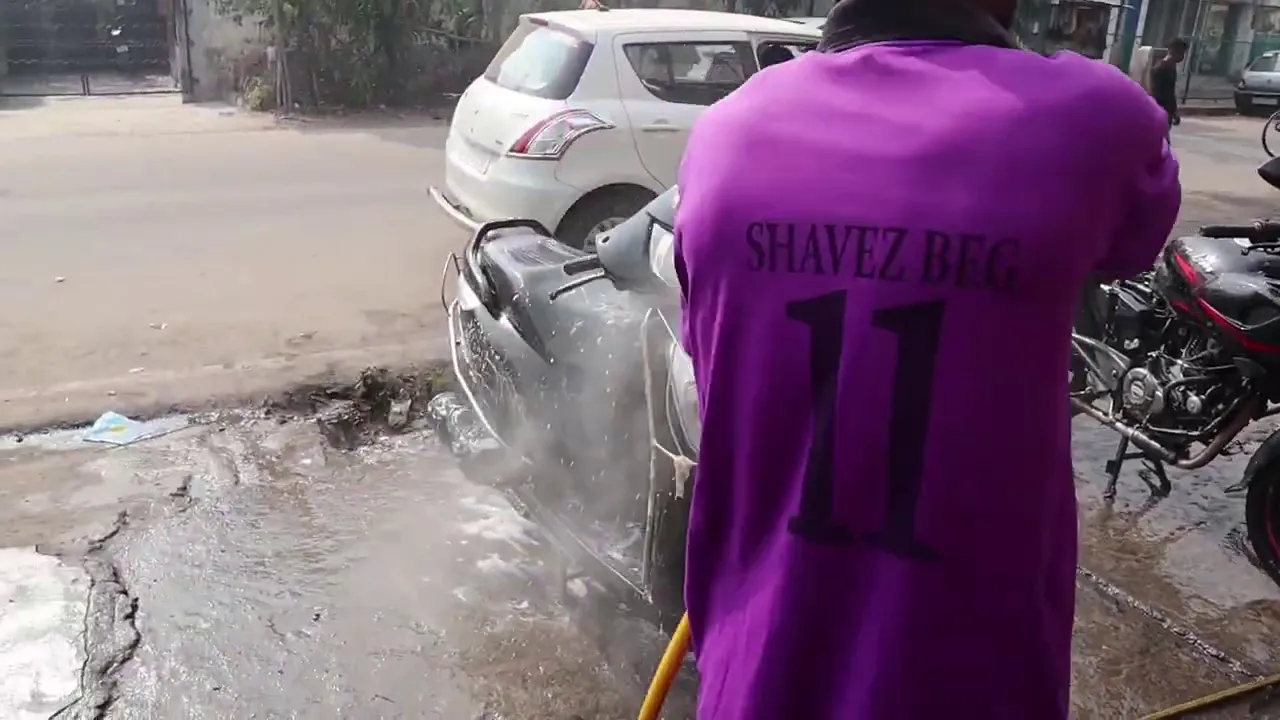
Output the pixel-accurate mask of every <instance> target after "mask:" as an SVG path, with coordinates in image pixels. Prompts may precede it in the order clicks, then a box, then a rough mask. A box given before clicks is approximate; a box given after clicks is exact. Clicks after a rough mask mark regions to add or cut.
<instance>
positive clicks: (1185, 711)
mask: <svg viewBox="0 0 1280 720" xmlns="http://www.w3.org/2000/svg"><path fill="white" fill-rule="evenodd" d="M689 637H690V636H689V616H688V615H687V614H686V615H684V616H682V617H681V618H680V624H679V625H677V626H676V632H675V635H672V636H671V642H670V643H668V644H667V650H666V652H664V653H662V661H661V662H659V663H658V671H657V672H655V673H654V674H653V680H652V681H651V682H650V683H649V692H647V693H645V696H644V705H642V706H641V707H640V718H639V720H658V715H660V714H661V713H662V704H663V703H664V702H666V700H667V693H668V692H669V691H670V690H671V683H673V682H674V681H675V679H676V673H678V672H680V665H681V664H682V663H683V662H684V656H685V655H687V654H688V653H689ZM1273 687H1280V674H1276V675H1272V676H1271V677H1265V678H1262V679H1261V680H1254V681H1253V682H1248V683H1245V684H1243V685H1237V686H1236V687H1233V688H1230V689H1227V690H1222V691H1220V692H1216V693H1213V694H1212V695H1205V696H1204V697H1202V698H1197V699H1195V700H1191V701H1190V702H1185V703H1182V704H1181V705H1175V706H1173V707H1171V708H1168V709H1165V710H1161V711H1160V712H1155V713H1151V714H1150V715H1145V716H1143V717H1142V718H1141V720H1173V719H1174V718H1181V717H1186V716H1187V715H1190V714H1191V713H1197V712H1203V711H1205V710H1208V709H1210V708H1213V707H1217V706H1218V705H1221V704H1223V703H1227V702H1231V701H1232V700H1237V699H1239V698H1242V697H1244V696H1245V695H1249V694H1251V693H1255V692H1258V691H1259V690H1264V689H1267V688H1273Z"/></svg>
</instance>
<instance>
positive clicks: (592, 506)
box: [441, 189, 700, 627]
mask: <svg viewBox="0 0 1280 720" xmlns="http://www.w3.org/2000/svg"><path fill="white" fill-rule="evenodd" d="M677 197H678V196H677V191H676V190H675V189H672V190H670V191H668V192H667V193H665V194H663V195H661V196H659V197H658V198H656V199H655V200H653V201H652V202H651V203H649V205H647V206H646V207H645V208H644V209H643V210H641V211H640V212H639V213H637V214H636V215H634V216H632V217H631V218H630V219H628V220H626V221H625V222H623V223H622V224H620V225H618V226H617V227H616V228H614V229H613V230H611V231H609V232H608V233H607V234H604V235H601V236H599V237H598V238H597V239H596V252H595V253H594V254H588V253H584V252H582V251H580V250H576V249H574V248H571V247H569V246H567V245H565V244H562V243H560V242H558V241H557V240H556V239H555V238H554V237H553V236H552V234H551V233H550V232H549V231H548V230H547V229H546V228H545V227H542V226H541V225H540V224H539V223H537V222H535V221H531V220H500V221H495V222H490V223H486V224H485V225H483V226H482V227H480V229H479V230H478V231H477V232H476V234H475V236H474V237H472V238H471V240H470V241H469V242H468V243H467V245H466V247H465V248H464V249H463V250H462V252H461V254H460V255H454V256H451V257H450V259H449V262H448V264H447V266H446V269H445V278H444V287H442V288H441V302H442V303H444V304H445V306H446V308H447V310H448V313H449V334H450V341H451V346H452V347H451V352H452V357H453V368H454V373H455V375H456V378H457V381H458V384H459V386H460V388H461V390H462V394H463V395H464V396H465V398H466V401H467V403H469V404H470V405H471V408H472V410H473V411H474V413H475V415H476V416H477V417H478V419H479V424H480V425H481V426H482V427H483V429H484V431H485V433H486V434H487V435H488V436H489V437H490V440H491V441H496V442H497V443H499V444H500V445H501V446H503V447H504V448H505V449H507V450H508V451H509V452H511V453H513V454H515V455H517V456H518V457H520V458H523V459H524V460H525V461H526V462H527V463H529V464H530V465H531V466H533V468H535V469H536V472H533V473H531V476H532V479H531V480H530V481H529V482H528V483H525V484H523V485H521V486H520V487H519V488H518V493H519V495H520V499H521V500H522V501H523V502H524V503H525V504H526V505H527V506H528V507H529V508H530V510H531V511H532V512H533V513H534V514H535V515H536V516H538V519H539V521H540V522H541V523H542V524H544V525H546V526H547V527H549V528H551V530H552V532H553V533H555V534H557V535H559V536H560V539H561V540H562V541H569V542H571V543H572V544H573V545H576V546H577V547H578V548H580V549H581V550H583V551H585V553H586V554H587V555H588V556H589V557H591V558H594V560H595V561H597V562H598V563H600V564H602V565H603V566H604V567H605V568H607V569H608V570H609V571H610V572H611V574H612V576H613V577H615V578H617V579H619V580H620V581H622V582H623V583H624V584H625V585H626V586H628V587H629V588H631V589H633V590H634V591H636V592H638V593H640V594H641V595H642V596H644V597H645V598H646V599H648V600H649V601H650V602H651V603H653V605H654V606H655V608H656V609H657V610H658V611H659V613H660V615H661V617H662V619H663V622H664V624H665V625H667V626H668V627H670V626H672V625H674V622H675V620H677V619H678V618H679V614H680V612H681V610H682V609H683V608H682V605H683V604H682V602H681V586H682V582H683V577H684V541H685V530H686V527H687V521H688V492H687V489H688V483H689V482H690V476H691V473H692V470H693V466H694V464H695V462H696V459H697V448H698V437H699V430H700V428H699V426H698V419H697V398H696V393H695V389H694V385H693V367H692V363H691V362H690V359H689V357H688V355H687V354H686V353H685V352H684V351H683V349H682V348H681V347H680V344H679V343H678V342H677V337H678V332H679V328H680V295H679V288H678V285H677V280H676V275H675V258H674V247H673V243H674V238H673V236H672V227H673V222H674V216H675V204H676V202H677ZM451 276H452V277H451ZM451 279H452V280H453V282H452V285H453V288H454V292H453V299H452V300H447V299H446V295H447V292H446V291H447V288H448V286H449V285H450V280H451Z"/></svg>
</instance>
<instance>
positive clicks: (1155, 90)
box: [1151, 38, 1187, 128]
mask: <svg viewBox="0 0 1280 720" xmlns="http://www.w3.org/2000/svg"><path fill="white" fill-rule="evenodd" d="M1186 56H1187V41H1186V40H1183V39H1182V38H1176V39H1174V41H1173V42H1171V43H1169V48H1168V51H1167V52H1166V54H1165V56H1164V59H1163V60H1161V61H1160V62H1159V63H1157V64H1156V66H1155V67H1154V68H1152V70H1151V97H1153V98H1155V100H1156V104H1157V105H1159V106H1160V107H1162V108H1164V111H1165V114H1166V115H1168V116H1169V127H1170V128H1172V127H1173V126H1174V125H1177V124H1179V123H1181V122H1182V118H1181V117H1179V116H1178V64H1179V63H1181V62H1182V60H1183V58H1185V57H1186Z"/></svg>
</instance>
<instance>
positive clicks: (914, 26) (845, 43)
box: [818, 0, 1018, 52]
mask: <svg viewBox="0 0 1280 720" xmlns="http://www.w3.org/2000/svg"><path fill="white" fill-rule="evenodd" d="M913 40H916V41H929V40H936V41H952V42H959V43H964V44H966V45H991V46H994V47H1001V48H1011V49H1012V48H1017V47H1018V41H1017V39H1016V38H1014V36H1013V33H1011V32H1009V31H1008V30H1007V29H1005V28H1004V27H1002V26H1001V25H1000V23H998V22H996V20H995V18H993V17H991V16H990V15H987V14H986V13H983V12H980V11H978V10H976V9H974V8H972V7H970V6H969V5H967V4H965V3H963V2H956V0H840V2H838V3H836V5H835V7H833V8H831V13H830V14H828V15H827V24H826V27H825V28H824V30H823V35H822V42H821V43H820V44H819V45H818V49H819V50H820V51H822V52H841V51H844V50H849V49H850V48H855V47H859V46H861V45H867V44H870V43H877V42H895V41H898V42H902V41H913Z"/></svg>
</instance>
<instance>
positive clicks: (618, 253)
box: [596, 188, 676, 292]
mask: <svg viewBox="0 0 1280 720" xmlns="http://www.w3.org/2000/svg"><path fill="white" fill-rule="evenodd" d="M675 202H676V190H675V188H672V189H671V190H668V191H667V192H665V193H663V194H661V195H659V196H658V197H656V198H654V199H653V200H652V201H651V202H650V203H649V204H648V205H646V206H644V208H642V209H641V210H640V212H637V213H636V214H635V215H632V216H631V217H629V218H627V219H626V220H624V221H622V223H620V224H619V225H618V226H617V227H615V228H613V229H612V230H610V231H609V233H608V235H606V236H604V237H601V238H600V239H599V240H598V241H597V242H596V253H597V254H598V255H599V257H600V265H601V266H602V267H603V268H604V270H605V272H606V273H607V274H608V276H609V278H610V279H611V280H613V283H614V285H616V286H617V287H618V289H620V290H630V291H634V292H662V291H669V290H670V287H669V283H668V282H667V280H666V279H665V278H664V277H663V276H662V275H660V274H659V273H657V272H655V270H654V263H653V259H652V257H651V256H652V254H653V253H654V252H655V251H656V252H658V253H663V252H667V253H670V251H671V248H669V247H666V248H664V247H663V246H662V243H660V242H655V241H654V238H655V236H658V237H660V236H661V235H662V233H656V234H655V232H654V228H655V226H656V227H658V228H661V229H665V228H670V227H672V225H673V224H674V221H675ZM667 234H669V233H667Z"/></svg>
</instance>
